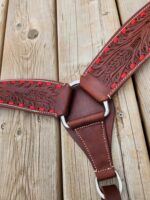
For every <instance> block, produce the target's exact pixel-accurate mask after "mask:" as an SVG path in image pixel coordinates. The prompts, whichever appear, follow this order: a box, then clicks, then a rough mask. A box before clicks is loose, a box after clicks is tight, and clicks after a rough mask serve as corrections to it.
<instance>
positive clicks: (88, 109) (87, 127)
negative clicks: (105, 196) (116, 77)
mask: <svg viewBox="0 0 150 200" xmlns="http://www.w3.org/2000/svg"><path fill="white" fill-rule="evenodd" d="M72 90H73V91H72V100H71V105H70V109H69V110H70V111H69V114H68V116H67V122H68V125H69V126H70V129H69V130H68V131H69V133H70V135H71V136H72V137H73V139H74V140H75V141H76V143H77V144H78V145H79V146H80V148H81V149H82V150H83V151H84V153H85V154H86V155H87V157H88V158H89V160H90V161H91V164H92V166H93V168H94V172H95V174H96V177H97V179H98V180H104V179H108V178H112V177H114V176H115V172H114V167H113V163H112V157H111V138H112V128H113V120H114V106H113V103H112V101H110V114H109V116H108V117H107V118H105V117H104V107H103V104H101V103H99V102H97V101H96V100H95V99H94V98H92V97H91V96H90V95H88V94H87V93H86V92H85V91H84V90H83V89H82V88H80V86H77V87H74V88H73V89H72Z"/></svg>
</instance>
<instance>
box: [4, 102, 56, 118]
mask: <svg viewBox="0 0 150 200" xmlns="http://www.w3.org/2000/svg"><path fill="white" fill-rule="evenodd" d="M2 105H4V106H6V108H8V107H12V108H17V109H18V110H24V111H29V112H33V113H43V114H48V115H54V116H56V117H57V113H49V112H44V111H38V110H32V109H29V108H22V107H19V106H15V105H9V104H5V103H1V104H0V107H2Z"/></svg>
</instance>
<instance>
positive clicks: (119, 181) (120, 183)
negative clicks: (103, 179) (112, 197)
mask: <svg viewBox="0 0 150 200" xmlns="http://www.w3.org/2000/svg"><path fill="white" fill-rule="evenodd" d="M115 174H116V177H117V180H118V185H119V192H120V193H122V181H121V178H120V176H119V174H118V172H117V171H116V170H115ZM95 184H96V190H97V193H98V194H99V196H100V197H101V198H102V199H105V195H104V194H103V193H102V191H101V190H100V187H99V185H98V180H97V178H96V179H95Z"/></svg>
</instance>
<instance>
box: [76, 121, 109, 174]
mask: <svg viewBox="0 0 150 200" xmlns="http://www.w3.org/2000/svg"><path fill="white" fill-rule="evenodd" d="M93 125H101V128H102V130H103V131H102V132H103V138H104V143H105V148H106V152H107V156H108V161H109V165H110V167H109V168H105V169H101V170H98V169H97V167H96V164H95V161H94V158H93V156H92V155H91V153H90V151H89V148H88V146H87V144H86V143H85V141H84V140H83V138H82V136H81V135H80V133H79V132H78V130H80V129H83V128H87V127H90V126H93ZM75 132H76V134H77V136H78V137H79V138H80V140H81V142H82V144H83V146H84V148H85V149H86V151H87V153H88V155H89V157H90V158H91V162H92V163H93V166H94V168H95V170H94V172H97V173H100V172H103V171H108V170H111V169H112V168H113V166H112V164H111V160H110V156H109V149H107V148H108V146H107V143H106V139H105V136H104V134H105V133H104V126H103V122H101V123H100V122H95V123H91V124H89V125H86V126H81V127H79V128H76V129H75Z"/></svg>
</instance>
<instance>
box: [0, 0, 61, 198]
mask: <svg viewBox="0 0 150 200" xmlns="http://www.w3.org/2000/svg"><path fill="white" fill-rule="evenodd" d="M55 16H56V9H55V1H44V2H43V0H32V1H31V0H11V1H9V7H8V15H7V24H6V33H5V41H4V52H3V62H2V73H1V79H5V78H45V79H55V80H56V79H57V54H56V52H57V49H56V47H57V44H56V35H57V34H56V18H55ZM1 113H2V114H1V115H0V124H1V129H0V158H1V159H0V183H1V187H0V199H1V200H35V199H36V200H45V199H56V200H60V199H61V197H62V194H61V187H62V186H61V176H60V172H61V169H60V164H61V163H60V145H59V144H60V138H59V135H60V134H59V128H58V123H56V120H54V119H53V118H50V117H44V116H38V115H36V114H28V113H25V112H19V111H14V110H7V109H1Z"/></svg>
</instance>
